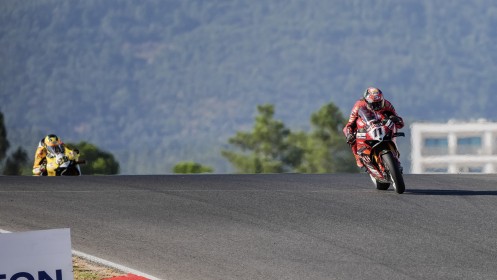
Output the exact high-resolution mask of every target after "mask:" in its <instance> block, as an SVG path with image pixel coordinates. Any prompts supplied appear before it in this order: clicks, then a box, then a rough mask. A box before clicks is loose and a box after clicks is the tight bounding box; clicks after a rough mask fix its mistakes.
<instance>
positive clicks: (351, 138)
mask: <svg viewBox="0 0 497 280" xmlns="http://www.w3.org/2000/svg"><path fill="white" fill-rule="evenodd" d="M367 105H368V104H367V102H366V101H365V100H364V98H362V99H360V100H358V101H356V103H355V104H354V107H352V111H351V112H350V117H349V121H348V122H347V124H346V125H345V127H344V128H343V133H344V134H345V137H346V138H347V143H349V145H350V147H351V149H352V153H353V154H354V156H355V159H356V164H357V166H358V167H359V168H362V167H363V166H364V164H363V163H362V161H361V159H360V157H359V155H358V154H357V145H356V141H355V134H356V130H357V125H356V121H357V118H358V117H359V116H358V112H359V109H360V108H362V107H364V108H366V109H367V110H370V109H369V108H368V106H367ZM376 112H377V113H380V115H381V116H383V117H384V118H391V119H392V121H393V122H394V123H395V126H396V127H397V129H400V128H402V127H404V120H403V119H402V118H401V117H400V116H399V115H397V112H395V108H394V107H393V105H392V103H390V102H389V101H388V100H386V99H385V103H384V106H383V108H381V109H379V110H377V111H376Z"/></svg>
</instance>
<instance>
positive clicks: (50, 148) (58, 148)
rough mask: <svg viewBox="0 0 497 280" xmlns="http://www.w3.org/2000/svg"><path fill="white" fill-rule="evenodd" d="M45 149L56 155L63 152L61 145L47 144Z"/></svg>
mask: <svg viewBox="0 0 497 280" xmlns="http://www.w3.org/2000/svg"><path fill="white" fill-rule="evenodd" d="M47 151H48V152H49V153H51V154H54V155H57V154H61V153H64V146H63V145H55V146H47Z"/></svg>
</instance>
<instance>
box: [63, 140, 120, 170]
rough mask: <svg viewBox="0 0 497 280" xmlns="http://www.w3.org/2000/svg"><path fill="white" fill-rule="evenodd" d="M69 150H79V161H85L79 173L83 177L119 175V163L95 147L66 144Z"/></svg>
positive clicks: (81, 143)
mask: <svg viewBox="0 0 497 280" xmlns="http://www.w3.org/2000/svg"><path fill="white" fill-rule="evenodd" d="M67 147H68V148H70V149H75V148H76V149H78V150H79V159H80V160H84V161H86V163H85V164H81V165H80V168H81V173H82V174H83V175H114V174H119V163H118V162H117V161H116V159H115V158H114V155H112V154H111V153H109V152H106V151H102V150H101V149H100V148H98V147H97V146H95V145H93V144H90V143H87V142H84V141H83V142H80V143H77V144H71V143H67Z"/></svg>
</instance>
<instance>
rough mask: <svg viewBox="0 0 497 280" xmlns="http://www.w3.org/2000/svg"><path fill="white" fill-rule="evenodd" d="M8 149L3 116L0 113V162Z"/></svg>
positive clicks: (8, 144)
mask: <svg viewBox="0 0 497 280" xmlns="http://www.w3.org/2000/svg"><path fill="white" fill-rule="evenodd" d="M9 147H10V143H9V140H8V139H7V130H6V129H5V123H4V119H3V114H2V112H0V161H2V160H3V159H4V158H5V156H6V155H7V150H8V149H9Z"/></svg>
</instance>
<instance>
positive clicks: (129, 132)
mask: <svg viewBox="0 0 497 280" xmlns="http://www.w3.org/2000/svg"><path fill="white" fill-rule="evenodd" d="M495 26H497V3H495V2H494V1H492V0H475V1H462V0H456V1H432V0H406V1H396V0H377V1H361V0H333V1H328V0H315V1H306V0H287V1H279V0H278V1H250V0H235V1H223V0H213V1H203V0H185V1H179V0H165V1H161V0H148V1H129V0H124V1H99V0H84V1H83V0H75V1H56V0H26V1H16V0H5V1H1V2H0V44H1V46H2V48H1V49H0V62H1V65H2V66H1V67H0V101H1V102H0V111H1V112H3V115H4V122H5V126H6V130H7V131H8V132H9V133H8V139H9V141H10V143H11V144H12V143H15V146H16V147H17V146H18V145H19V146H21V147H22V148H24V149H25V150H26V151H27V153H28V156H29V157H31V156H32V154H33V153H34V151H35V148H36V143H37V141H39V139H40V138H41V137H43V136H44V135H46V134H47V133H55V134H57V135H59V136H60V137H61V138H62V139H63V141H66V142H72V143H78V142H82V141H84V142H88V143H93V144H95V145H96V146H98V147H100V148H102V149H103V150H105V151H108V152H110V153H111V154H113V155H114V156H115V159H116V161H117V162H119V170H120V173H121V174H164V173H171V170H172V168H173V166H174V165H175V164H176V163H178V162H182V161H187V162H198V163H200V164H205V165H207V166H212V167H213V168H214V172H219V173H225V172H235V170H236V169H235V167H234V166H232V165H231V163H230V162H229V161H228V160H227V159H226V158H225V157H224V156H223V155H222V151H223V150H227V149H229V148H230V147H232V146H231V144H230V143H229V141H230V140H229V139H230V138H232V137H234V136H235V135H236V134H237V133H238V132H244V131H250V130H251V129H252V127H253V124H254V118H255V116H256V115H257V114H258V111H257V108H258V106H261V105H263V104H271V105H272V106H273V108H274V116H273V117H274V119H275V120H278V121H281V122H282V123H283V124H284V126H285V127H286V128H289V129H291V130H292V131H293V132H298V131H305V132H309V133H312V132H311V131H313V125H314V124H313V122H312V116H313V114H316V113H318V112H319V111H320V110H321V108H322V107H323V106H325V105H326V104H330V102H331V103H332V104H334V105H336V106H337V108H338V109H339V110H340V111H341V112H343V114H344V116H345V117H347V114H348V112H349V110H350V107H351V106H352V104H353V102H354V101H355V100H356V99H358V98H359V97H360V96H361V94H362V92H363V91H364V90H365V88H366V87H368V86H377V87H379V88H381V89H382V90H383V91H384V93H385V95H386V97H387V98H388V99H389V100H390V101H391V102H392V103H393V104H394V105H395V107H396V109H397V111H398V112H399V114H400V115H402V116H403V117H404V119H405V120H406V121H407V123H408V124H409V123H412V122H415V121H447V120H448V119H451V118H467V119H469V118H472V119H475V118H487V119H490V120H496V119H497V116H496V113H495V110H494V109H493V106H494V104H493V102H492V101H493V100H494V96H493V95H494V93H493V91H494V89H495V88H497V79H495V78H494V75H495V73H497V52H495V51H494V49H495V45H497V29H496V28H495ZM401 141H403V142H402V143H401V148H402V149H403V151H402V154H403V157H404V160H405V161H408V151H409V138H406V139H402V140H401ZM13 146H14V145H13ZM28 161H29V160H28ZM405 166H406V167H408V162H406V164H405ZM309 172H312V171H309Z"/></svg>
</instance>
